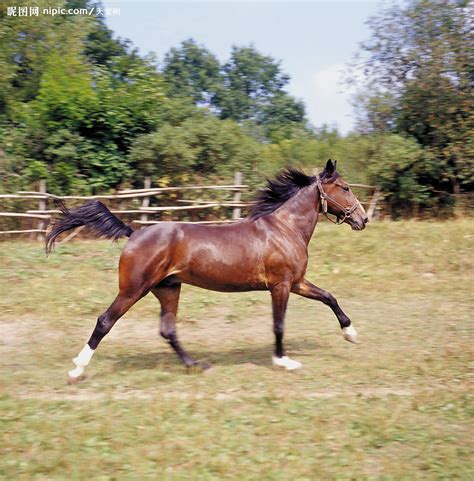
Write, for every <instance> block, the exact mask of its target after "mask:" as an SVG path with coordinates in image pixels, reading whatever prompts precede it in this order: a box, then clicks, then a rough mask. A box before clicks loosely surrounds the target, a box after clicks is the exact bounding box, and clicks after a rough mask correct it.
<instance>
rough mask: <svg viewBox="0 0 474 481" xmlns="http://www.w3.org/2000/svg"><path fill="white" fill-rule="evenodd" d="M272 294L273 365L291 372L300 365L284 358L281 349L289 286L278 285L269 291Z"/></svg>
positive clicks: (283, 352) (285, 284) (284, 284)
mask: <svg viewBox="0 0 474 481" xmlns="http://www.w3.org/2000/svg"><path fill="white" fill-rule="evenodd" d="M270 292H271V294H272V308H273V332H274V333H275V355H274V356H273V358H272V360H273V364H274V365H275V366H280V367H284V368H286V369H288V370H289V371H292V370H294V369H299V368H300V367H301V363H300V362H298V361H294V360H293V359H290V358H289V357H288V356H285V350H284V348H283V334H284V331H285V313H286V306H287V305H288V297H289V295H290V284H289V283H280V284H277V285H276V286H274V287H272V288H271V289H270Z"/></svg>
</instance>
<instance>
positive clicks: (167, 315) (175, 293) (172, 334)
mask: <svg viewBox="0 0 474 481" xmlns="http://www.w3.org/2000/svg"><path fill="white" fill-rule="evenodd" d="M151 292H152V293H153V294H154V295H155V296H156V298H157V299H158V300H159V301H160V304H161V313H160V334H161V336H162V337H163V338H164V339H166V341H167V342H168V343H169V345H170V346H171V347H172V348H173V349H174V351H175V352H176V354H177V355H178V357H179V358H180V359H181V361H182V362H183V364H184V365H185V366H186V367H187V368H192V367H194V366H195V367H198V368H201V369H207V368H209V367H211V366H210V365H209V364H207V363H203V362H200V361H195V360H194V359H193V358H192V357H191V356H190V355H189V354H188V353H187V352H186V351H185V350H184V349H183V348H182V346H181V344H180V342H179V341H178V336H177V334H176V313H177V312H178V302H179V294H180V292H181V284H175V285H172V286H159V287H155V288H154V289H152V290H151Z"/></svg>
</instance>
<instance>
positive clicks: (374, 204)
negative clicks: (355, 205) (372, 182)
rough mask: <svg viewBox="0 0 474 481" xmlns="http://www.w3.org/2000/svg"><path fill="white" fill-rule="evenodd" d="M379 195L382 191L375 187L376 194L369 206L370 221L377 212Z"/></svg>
mask: <svg viewBox="0 0 474 481" xmlns="http://www.w3.org/2000/svg"><path fill="white" fill-rule="evenodd" d="M379 196H380V191H379V189H377V188H375V190H374V195H373V196H372V199H371V201H370V204H369V208H368V209H367V217H368V219H369V221H372V220H373V218H374V216H375V213H376V212H375V211H376V209H377V202H378V200H379Z"/></svg>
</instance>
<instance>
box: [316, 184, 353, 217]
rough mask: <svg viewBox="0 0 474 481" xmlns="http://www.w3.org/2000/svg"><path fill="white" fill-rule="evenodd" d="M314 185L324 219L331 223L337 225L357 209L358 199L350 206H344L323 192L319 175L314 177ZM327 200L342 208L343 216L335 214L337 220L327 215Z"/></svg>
mask: <svg viewBox="0 0 474 481" xmlns="http://www.w3.org/2000/svg"><path fill="white" fill-rule="evenodd" d="M316 186H317V187H318V190H319V196H320V198H321V209H322V211H323V213H324V215H325V216H326V219H327V220H329V221H330V222H332V223H333V224H337V225H340V224H342V223H343V222H344V221H345V220H346V219H347V218H348V217H350V216H351V215H352V213H353V212H354V211H355V210H356V209H357V207H359V201H357V200H356V201H355V202H354V204H352V205H351V206H350V207H344V206H343V205H341V204H339V202H338V201H337V200H336V199H334V198H333V197H331V196H330V195H328V194H326V192H324V189H323V183H322V182H321V178H320V177H317V178H316ZM328 201H329V202H331V204H334V205H335V206H336V207H339V209H341V210H342V213H343V214H344V217H342V218H340V217H339V215H336V218H337V220H332V219H331V218H330V217H329V216H328Z"/></svg>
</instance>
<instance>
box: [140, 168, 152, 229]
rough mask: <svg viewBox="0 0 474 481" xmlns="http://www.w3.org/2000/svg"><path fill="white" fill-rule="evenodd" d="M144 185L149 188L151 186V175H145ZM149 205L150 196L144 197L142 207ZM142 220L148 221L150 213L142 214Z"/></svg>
mask: <svg viewBox="0 0 474 481" xmlns="http://www.w3.org/2000/svg"><path fill="white" fill-rule="evenodd" d="M144 187H145V189H149V188H150V187H151V178H150V177H145V182H144ZM149 206H150V197H143V200H142V207H149ZM140 220H141V221H142V222H146V221H147V220H148V214H142V215H141V216H140Z"/></svg>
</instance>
